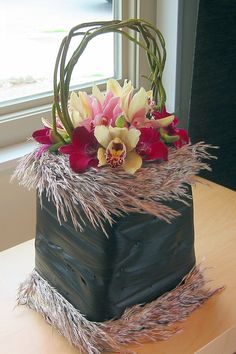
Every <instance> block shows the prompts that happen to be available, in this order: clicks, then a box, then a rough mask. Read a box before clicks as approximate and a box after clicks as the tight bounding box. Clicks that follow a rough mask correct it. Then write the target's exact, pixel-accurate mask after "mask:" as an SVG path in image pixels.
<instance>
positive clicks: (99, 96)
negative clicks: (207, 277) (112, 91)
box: [92, 85, 105, 104]
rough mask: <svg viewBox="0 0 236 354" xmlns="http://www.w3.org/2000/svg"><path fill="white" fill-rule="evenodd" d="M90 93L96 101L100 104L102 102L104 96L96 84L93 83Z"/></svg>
mask: <svg viewBox="0 0 236 354" xmlns="http://www.w3.org/2000/svg"><path fill="white" fill-rule="evenodd" d="M92 95H93V96H94V97H95V98H96V99H97V100H98V102H100V103H101V104H103V102H104V100H105V96H104V94H103V93H102V92H101V91H100V89H99V88H98V87H97V85H93V88H92Z"/></svg>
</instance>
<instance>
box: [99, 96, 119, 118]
mask: <svg viewBox="0 0 236 354" xmlns="http://www.w3.org/2000/svg"><path fill="white" fill-rule="evenodd" d="M119 101H120V97H112V98H111V99H110V101H109V102H108V103H107V105H106V107H105V108H104V110H103V116H104V117H106V118H109V119H111V118H112V117H113V110H114V109H115V107H116V106H117V104H118V103H119Z"/></svg>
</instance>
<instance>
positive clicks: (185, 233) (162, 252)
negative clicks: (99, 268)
mask: <svg viewBox="0 0 236 354" xmlns="http://www.w3.org/2000/svg"><path fill="white" fill-rule="evenodd" d="M170 205H171V207H173V208H175V209H176V210H178V211H179V212H180V213H181V215H180V216H179V217H177V218H176V219H174V220H173V221H172V223H171V224H167V223H166V222H163V221H161V220H159V219H158V218H155V217H152V216H150V215H142V214H133V215H129V216H127V217H124V218H123V219H122V220H121V221H120V223H119V225H117V226H116V229H115V239H116V258H115V259H114V270H113V278H112V281H111V283H110V285H109V303H110V311H111V312H112V313H113V316H116V317H119V316H120V315H121V314H122V313H123V311H124V310H125V309H126V308H127V307H130V306H132V305H134V304H139V303H146V302H149V301H152V300H154V299H155V298H157V297H158V296H160V295H162V294H163V293H165V292H166V291H169V290H171V289H173V288H174V287H175V286H176V285H177V284H178V283H179V282H180V281H181V280H182V278H183V277H184V276H185V275H186V274H187V273H188V272H189V271H190V270H191V268H192V267H193V266H194V265H195V252H194V225H193V203H192V201H190V206H186V205H185V204H183V203H180V202H176V201H175V202H171V203H170ZM113 237H114V235H113Z"/></svg>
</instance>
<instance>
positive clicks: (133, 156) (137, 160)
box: [122, 151, 142, 174]
mask: <svg viewBox="0 0 236 354" xmlns="http://www.w3.org/2000/svg"><path fill="white" fill-rule="evenodd" d="M122 166H123V168H124V170H125V171H126V172H128V173H130V174H134V173H135V172H136V171H137V170H138V169H139V168H140V167H141V166H142V158H141V157H140V156H139V155H138V154H137V153H136V152H135V151H131V152H129V153H128V154H127V156H126V159H125V161H124V163H123V165H122Z"/></svg>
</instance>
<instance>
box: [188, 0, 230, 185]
mask: <svg viewBox="0 0 236 354" xmlns="http://www.w3.org/2000/svg"><path fill="white" fill-rule="evenodd" d="M235 38H236V1H226V0H211V1H204V0H200V4H199V11H198V20H197V33H196V47H195V56H194V65H193V80H192V90H191V99H190V114H189V132H190V136H191V138H192V142H196V141H205V142H207V143H209V144H212V145H216V146H219V148H220V149H219V150H217V151H214V154H215V155H216V156H217V157H218V159H217V160H213V161H212V162H211V167H212V169H213V171H212V172H211V173H209V172H204V173H203V174H202V175H203V176H204V177H205V178H208V179H210V180H212V181H214V182H216V183H219V184H222V185H224V186H226V187H228V188H231V189H234V190H236V164H235V162H236V160H235V157H236V144H235V143H236V119H235V118H236V101H235V92H236V88H235V80H236V65H235V62H236V40H235Z"/></svg>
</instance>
